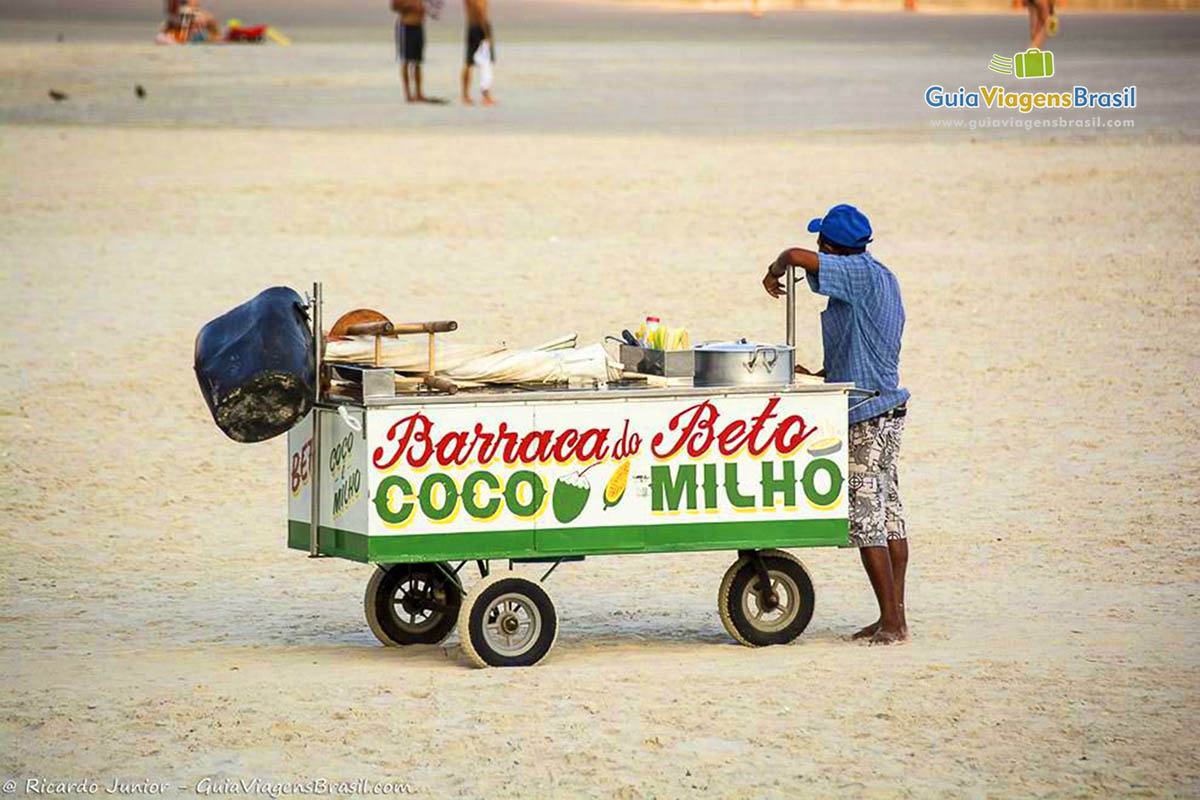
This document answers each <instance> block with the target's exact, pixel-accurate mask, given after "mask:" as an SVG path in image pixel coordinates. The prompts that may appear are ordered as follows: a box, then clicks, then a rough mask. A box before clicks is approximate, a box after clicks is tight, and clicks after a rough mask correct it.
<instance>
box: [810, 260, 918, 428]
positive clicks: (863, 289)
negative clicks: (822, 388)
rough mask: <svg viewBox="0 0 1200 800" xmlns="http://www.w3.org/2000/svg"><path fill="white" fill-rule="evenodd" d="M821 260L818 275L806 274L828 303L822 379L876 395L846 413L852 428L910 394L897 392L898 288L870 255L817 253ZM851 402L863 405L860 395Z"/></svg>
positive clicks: (900, 329)
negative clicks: (876, 390) (844, 383)
mask: <svg viewBox="0 0 1200 800" xmlns="http://www.w3.org/2000/svg"><path fill="white" fill-rule="evenodd" d="M820 259H821V261H820V265H819V268H818V272H817V273H816V274H814V273H812V272H806V273H805V275H806V277H807V278H808V285H809V288H811V289H812V290H813V291H814V292H816V293H817V294H823V295H825V296H827V297H828V298H829V306H828V307H827V308H826V309H825V310H824V311H822V312H821V336H822V338H823V339H824V342H825V380H826V381H828V382H830V383H842V382H853V383H854V385H855V386H858V387H859V388H861V389H878V390H879V396H878V397H876V398H874V399H872V400H870V401H868V402H866V403H863V404H862V405H860V406H859V407H858V408H856V409H854V410H853V411H851V412H850V423H851V424H853V423H855V422H862V421H863V420H866V419H870V418H871V417H875V416H878V415H880V414H882V413H884V412H886V411H890V410H891V409H893V408H895V407H896V406H899V405H901V404H902V403H904V402H906V401H907V400H908V398H909V392H908V390H907V389H902V388H900V337H901V336H902V335H903V334H904V303H903V302H901V300H900V284H899V282H897V281H896V276H895V275H893V274H892V273H891V270H889V269H888V268H887V267H885V266H884V265H883V264H880V263H879V262H878V261H876V260H875V258H874V257H873V256H872V255H871V254H870V253H865V252H864V253H857V254H855V255H851V256H835V255H830V254H829V253H821V254H820ZM850 400H851V405H853V404H854V403H857V402H862V398H861V396H857V398H856V396H855V395H851V398H850Z"/></svg>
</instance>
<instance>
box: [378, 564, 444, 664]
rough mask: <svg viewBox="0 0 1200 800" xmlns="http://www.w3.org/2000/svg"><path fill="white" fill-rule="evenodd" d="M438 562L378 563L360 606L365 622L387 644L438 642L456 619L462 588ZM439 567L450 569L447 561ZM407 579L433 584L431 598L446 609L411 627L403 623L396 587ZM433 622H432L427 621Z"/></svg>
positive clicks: (441, 640) (442, 639)
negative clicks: (397, 609) (397, 610)
mask: <svg viewBox="0 0 1200 800" xmlns="http://www.w3.org/2000/svg"><path fill="white" fill-rule="evenodd" d="M438 566H439V565H437V564H392V565H391V566H389V567H384V566H382V565H380V566H379V567H378V569H377V570H376V572H375V574H374V575H372V576H371V580H370V581H369V582H368V583H367V591H366V596H365V597H364V598H363V609H364V611H365V612H366V617H367V624H368V625H370V627H371V632H372V633H374V634H375V638H377V639H379V641H381V642H383V643H384V644H385V645H389V646H396V645H399V646H403V645H410V644H440V643H441V642H443V641H445V640H446V637H447V636H449V635H450V632H451V631H452V630H454V626H455V624H456V623H457V622H458V612H459V608H460V607H461V606H462V590H461V589H459V588H458V585H457V584H455V583H454V582H453V581H452V580H450V579H449V578H448V577H446V573H445V572H443V571H442V569H439V568H438ZM441 567H443V568H445V569H446V570H449V565H448V564H445V563H443V564H441ZM410 578H418V579H423V580H424V581H425V582H426V583H427V584H428V585H430V586H431V587H432V591H433V599H434V600H436V601H437V602H439V603H442V604H444V605H445V606H446V610H445V611H438V612H435V613H434V615H433V617H431V620H427V621H426V622H424V623H423V624H422V625H420V626H418V627H417V628H414V627H412V626H410V625H408V624H406V622H405V620H404V619H402V618H401V617H400V616H399V615H398V614H397V613H396V607H395V595H396V590H397V589H399V588H400V586H401V585H402V584H403V583H404V582H405V581H406V580H409V579H410ZM430 621H432V624H430Z"/></svg>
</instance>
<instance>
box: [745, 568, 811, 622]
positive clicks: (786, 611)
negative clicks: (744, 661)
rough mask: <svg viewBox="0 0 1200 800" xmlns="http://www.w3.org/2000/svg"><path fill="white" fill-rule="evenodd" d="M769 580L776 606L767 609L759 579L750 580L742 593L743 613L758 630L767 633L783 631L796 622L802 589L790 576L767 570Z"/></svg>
mask: <svg viewBox="0 0 1200 800" xmlns="http://www.w3.org/2000/svg"><path fill="white" fill-rule="evenodd" d="M767 578H768V580H770V581H771V590H772V591H773V592H775V600H776V605H775V606H774V608H765V607H764V606H763V605H762V599H761V597H760V595H759V592H757V591H755V589H756V588H757V587H758V583H759V581H758V578H757V577H754V578H751V579H750V582H749V583H747V584H746V589H745V591H744V592H742V613H743V614H744V615H745V616H746V619H747V620H749V621H750V624H751V625H753V626H754V627H755V629H756V630H760V631H763V632H766V633H775V632H776V631H781V630H783V629H784V628H786V627H787V626H788V625H791V624H792V623H793V622H794V621H795V620H796V615H797V614H798V613H800V587H799V586H797V585H796V582H795V581H794V580H792V578H791V576H790V575H787V574H786V573H783V572H776V571H774V570H767Z"/></svg>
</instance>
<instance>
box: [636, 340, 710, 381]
mask: <svg viewBox="0 0 1200 800" xmlns="http://www.w3.org/2000/svg"><path fill="white" fill-rule="evenodd" d="M621 366H623V367H624V368H625V370H626V371H627V372H639V373H641V374H642V375H662V376H663V377H664V378H690V377H692V376H693V375H694V374H695V372H696V357H695V355H694V354H693V353H692V351H691V350H690V349H689V350H654V349H651V348H649V347H634V346H633V345H629V344H623V345H621Z"/></svg>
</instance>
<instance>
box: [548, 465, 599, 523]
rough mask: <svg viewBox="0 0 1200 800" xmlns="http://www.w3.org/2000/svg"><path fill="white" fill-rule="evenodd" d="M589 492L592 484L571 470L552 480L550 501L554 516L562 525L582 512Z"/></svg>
mask: <svg viewBox="0 0 1200 800" xmlns="http://www.w3.org/2000/svg"><path fill="white" fill-rule="evenodd" d="M591 494H592V486H591V484H589V483H588V479H587V478H585V477H583V475H582V474H581V473H578V472H572V473H571V474H570V475H564V476H563V477H561V478H559V479H558V480H557V481H555V482H554V494H553V496H552V498H551V501H550V505H551V507H552V508H553V509H554V518H555V519H556V520H558V521H559V522H561V523H563V524H564V525H565V524H567V523H568V522H573V521H574V520H575V519H576V518H578V517H579V515H580V514H582V513H583V508H584V506H586V505H587V501H588V498H589V497H591Z"/></svg>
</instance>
